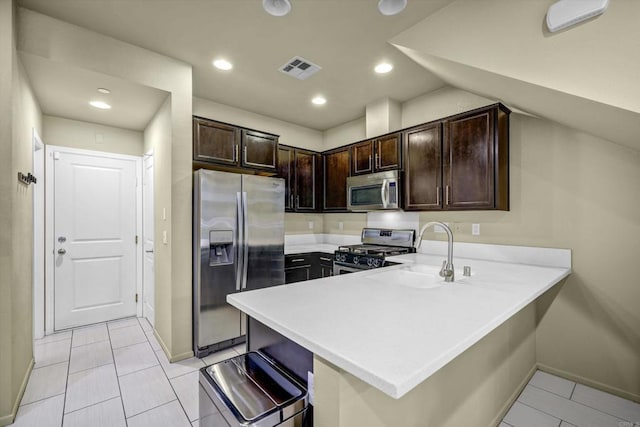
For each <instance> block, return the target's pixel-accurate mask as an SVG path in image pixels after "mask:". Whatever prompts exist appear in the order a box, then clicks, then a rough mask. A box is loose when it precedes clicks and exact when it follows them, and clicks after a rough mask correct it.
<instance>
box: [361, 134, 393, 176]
mask: <svg viewBox="0 0 640 427" xmlns="http://www.w3.org/2000/svg"><path fill="white" fill-rule="evenodd" d="M401 168H402V133H394V134H390V135H384V136H381V137H379V138H375V139H371V140H368V141H363V142H359V143H357V144H354V145H353V146H352V147H351V171H352V174H353V175H361V174H365V173H373V172H382V171H386V170H394V169H401Z"/></svg>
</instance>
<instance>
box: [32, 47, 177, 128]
mask: <svg viewBox="0 0 640 427" xmlns="http://www.w3.org/2000/svg"><path fill="white" fill-rule="evenodd" d="M20 59H21V60H22V63H23V64H24V67H25V69H26V70H27V75H28V76H29V81H30V82H31V85H32V87H33V91H34V92H35V94H36V97H37V98H38V103H39V104H40V109H41V110H42V112H43V113H44V114H48V115H52V116H58V117H65V118H68V119H73V120H81V121H85V122H91V123H99V124H102V125H107V126H116V127H120V128H125V129H133V130H144V128H145V127H146V126H147V124H148V123H149V121H150V120H151V118H152V117H153V115H154V114H155V112H156V111H158V109H159V108H160V105H161V104H162V102H163V101H164V100H165V99H166V97H167V96H168V95H169V94H168V93H167V92H165V91H162V90H160V89H155V88H150V87H147V86H142V85H139V84H135V83H131V82H129V81H126V80H122V79H119V78H116V77H112V76H107V75H105V74H100V73H95V72H92V71H89V70H84V69H80V68H75V67H71V66H68V65H66V64H62V63H59V62H54V61H49V60H48V59H44V58H41V57H39V56H36V55H31V54H28V53H24V52H22V53H20ZM98 88H107V89H109V90H111V93H110V94H108V95H105V94H102V93H99V92H98V90H97V89H98ZM93 100H96V101H102V102H106V103H108V104H109V105H111V106H112V108H111V109H110V110H100V109H98V108H94V107H91V106H89V101H93Z"/></svg>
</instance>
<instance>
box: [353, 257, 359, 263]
mask: <svg viewBox="0 0 640 427" xmlns="http://www.w3.org/2000/svg"><path fill="white" fill-rule="evenodd" d="M359 262H360V257H359V256H354V257H353V263H354V264H358V263H359Z"/></svg>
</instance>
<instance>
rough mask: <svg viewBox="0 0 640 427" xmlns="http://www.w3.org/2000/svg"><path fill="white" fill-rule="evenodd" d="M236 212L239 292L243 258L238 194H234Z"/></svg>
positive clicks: (237, 284)
mask: <svg viewBox="0 0 640 427" xmlns="http://www.w3.org/2000/svg"><path fill="white" fill-rule="evenodd" d="M236 210H237V211H236V230H237V231H236V291H240V289H241V288H242V271H243V270H242V267H243V263H244V258H243V256H242V244H243V236H242V234H243V233H242V232H243V230H242V223H243V216H242V198H241V197H240V193H239V192H238V193H236Z"/></svg>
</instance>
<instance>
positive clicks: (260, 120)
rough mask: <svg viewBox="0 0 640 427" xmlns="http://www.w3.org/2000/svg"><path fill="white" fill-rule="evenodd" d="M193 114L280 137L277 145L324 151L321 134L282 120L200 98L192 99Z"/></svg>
mask: <svg viewBox="0 0 640 427" xmlns="http://www.w3.org/2000/svg"><path fill="white" fill-rule="evenodd" d="M193 114H194V115H196V116H201V117H206V118H208V119H212V120H218V121H221V122H226V123H230V124H233V125H237V126H243V127H247V128H250V129H255V130H260V131H263V132H269V133H273V134H276V135H279V136H280V139H279V143H280V144H285V145H292V146H294V147H300V148H307V149H309V150H316V151H322V150H324V148H323V147H324V146H323V141H322V132H320V131H317V130H314V129H309V128H306V127H303V126H298V125H294V124H293V123H288V122H285V121H282V120H277V119H274V118H271V117H267V116H263V115H260V114H256V113H251V112H249V111H245V110H240V109H238V108H234V107H230V106H228V105H224V104H219V103H217V102H213V101H209V100H206V99H202V98H195V97H194V98H193Z"/></svg>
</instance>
